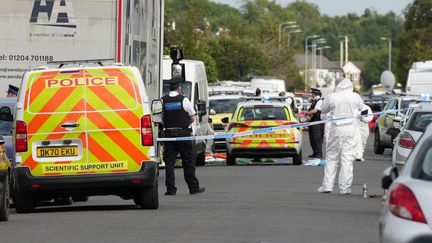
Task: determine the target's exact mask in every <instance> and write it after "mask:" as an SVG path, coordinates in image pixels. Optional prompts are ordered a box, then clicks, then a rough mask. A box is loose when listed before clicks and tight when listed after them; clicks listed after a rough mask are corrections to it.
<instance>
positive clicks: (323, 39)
mask: <svg viewBox="0 0 432 243" xmlns="http://www.w3.org/2000/svg"><path fill="white" fill-rule="evenodd" d="M326 42H327V40H326V39H325V38H319V39H316V40H312V69H313V77H312V86H313V85H314V84H315V83H316V49H317V44H322V43H326Z"/></svg>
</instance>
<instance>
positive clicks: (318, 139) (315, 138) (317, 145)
mask: <svg viewBox="0 0 432 243" xmlns="http://www.w3.org/2000/svg"><path fill="white" fill-rule="evenodd" d="M323 137H324V124H319V125H314V126H310V127H309V141H310V144H311V147H312V151H313V155H315V156H318V155H319V156H322V143H323Z"/></svg>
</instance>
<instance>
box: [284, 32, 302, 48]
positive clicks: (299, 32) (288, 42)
mask: <svg viewBox="0 0 432 243" xmlns="http://www.w3.org/2000/svg"><path fill="white" fill-rule="evenodd" d="M300 32H303V30H301V29H295V30H292V31H288V48H289V46H290V34H294V33H300Z"/></svg>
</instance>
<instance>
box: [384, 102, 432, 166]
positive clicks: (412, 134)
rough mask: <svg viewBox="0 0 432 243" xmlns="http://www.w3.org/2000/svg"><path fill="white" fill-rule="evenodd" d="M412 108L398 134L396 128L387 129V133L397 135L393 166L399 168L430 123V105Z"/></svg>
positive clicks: (431, 116)
mask: <svg viewBox="0 0 432 243" xmlns="http://www.w3.org/2000/svg"><path fill="white" fill-rule="evenodd" d="M414 107H415V108H414V109H413V111H412V113H411V114H410V116H409V117H408V118H407V120H406V121H405V122H404V123H405V124H404V126H403V127H402V129H401V131H400V132H399V129H397V128H390V129H389V133H391V132H393V133H399V134H398V135H397V136H396V138H395V140H394V147H393V156H392V164H393V166H399V167H401V166H403V165H404V164H405V161H406V160H407V158H408V156H409V154H410V153H411V151H412V149H413V148H414V146H415V145H416V143H417V142H418V140H419V139H420V137H421V136H422V135H423V132H424V131H425V130H426V127H427V126H428V125H429V124H430V123H431V121H432V104H421V105H415V106H414Z"/></svg>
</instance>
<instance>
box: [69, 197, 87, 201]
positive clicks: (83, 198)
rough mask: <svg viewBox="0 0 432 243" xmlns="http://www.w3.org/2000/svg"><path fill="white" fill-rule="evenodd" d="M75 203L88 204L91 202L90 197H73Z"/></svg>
mask: <svg viewBox="0 0 432 243" xmlns="http://www.w3.org/2000/svg"><path fill="white" fill-rule="evenodd" d="M72 200H73V201H74V202H87V201H88V200H89V197H88V196H74V197H72Z"/></svg>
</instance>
